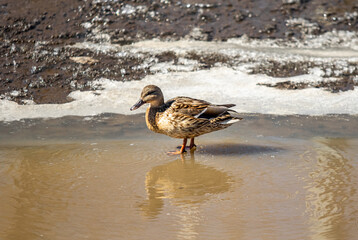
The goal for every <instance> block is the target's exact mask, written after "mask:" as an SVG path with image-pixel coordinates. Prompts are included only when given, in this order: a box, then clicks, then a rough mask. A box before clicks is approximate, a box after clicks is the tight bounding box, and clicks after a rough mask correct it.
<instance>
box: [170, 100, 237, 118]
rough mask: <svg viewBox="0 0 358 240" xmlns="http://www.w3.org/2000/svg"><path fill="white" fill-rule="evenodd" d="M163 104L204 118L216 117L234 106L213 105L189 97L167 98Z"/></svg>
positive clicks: (174, 109)
mask: <svg viewBox="0 0 358 240" xmlns="http://www.w3.org/2000/svg"><path fill="white" fill-rule="evenodd" d="M165 105H166V106H167V108H168V110H169V111H173V112H176V113H180V114H185V115H189V116H192V117H195V118H205V119H212V118H216V117H218V116H220V115H221V114H223V113H225V112H227V111H228V110H229V108H231V107H233V106H235V104H223V105H214V104H211V103H209V102H207V101H204V100H200V99H195V98H189V97H176V98H173V99H170V100H168V101H167V102H166V103H165Z"/></svg>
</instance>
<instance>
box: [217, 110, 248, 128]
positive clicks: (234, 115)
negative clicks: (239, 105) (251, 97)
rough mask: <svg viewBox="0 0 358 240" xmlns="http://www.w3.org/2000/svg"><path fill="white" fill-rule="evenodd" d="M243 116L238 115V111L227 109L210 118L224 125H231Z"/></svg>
mask: <svg viewBox="0 0 358 240" xmlns="http://www.w3.org/2000/svg"><path fill="white" fill-rule="evenodd" d="M242 119H243V118H242V117H240V116H239V113H238V112H236V111H234V110H231V109H228V110H227V111H226V112H224V113H222V114H221V115H220V116H218V117H216V118H214V119H212V120H211V121H212V122H213V123H220V124H224V125H231V124H234V123H237V122H239V121H241V120H242Z"/></svg>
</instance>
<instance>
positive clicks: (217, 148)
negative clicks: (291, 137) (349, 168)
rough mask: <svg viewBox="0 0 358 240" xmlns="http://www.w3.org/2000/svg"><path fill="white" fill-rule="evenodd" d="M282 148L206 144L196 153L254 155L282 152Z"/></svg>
mask: <svg viewBox="0 0 358 240" xmlns="http://www.w3.org/2000/svg"><path fill="white" fill-rule="evenodd" d="M283 150H284V148H281V147H274V146H261V145H250V144H236V143H219V144H208V145H204V146H202V147H200V148H199V149H198V151H197V152H198V153H203V154H210V155H255V154H263V153H272V152H280V151H283Z"/></svg>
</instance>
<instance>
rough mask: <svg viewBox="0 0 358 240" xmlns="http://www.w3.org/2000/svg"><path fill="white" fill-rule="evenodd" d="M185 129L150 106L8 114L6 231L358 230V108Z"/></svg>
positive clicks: (185, 235) (175, 234)
mask: <svg viewBox="0 0 358 240" xmlns="http://www.w3.org/2000/svg"><path fill="white" fill-rule="evenodd" d="M244 118H245V120H244V121H242V122H240V124H236V125H234V126H232V127H231V128H229V129H226V130H223V131H220V132H216V133H211V134H207V135H204V136H202V137H199V138H198V139H197V144H198V149H197V151H195V152H194V153H193V154H190V153H187V154H184V155H183V156H182V157H180V156H168V155H167V154H166V152H167V151H170V150H173V148H175V147H176V146H177V145H178V144H180V142H181V141H180V140H177V139H171V138H169V137H166V136H162V135H158V134H154V133H151V132H150V131H149V130H147V129H146V127H145V124H144V117H143V115H133V116H122V115H112V114H105V115H101V116H97V117H86V118H83V117H64V118H59V119H37V120H24V121H17V122H11V123H1V124H0V133H1V135H0V196H1V197H0V212H1V217H0V239H285V240H287V239H356V236H357V235H358V218H357V217H358V194H357V186H358V174H357V168H358V130H357V125H358V117H354V116H342V115H340V116H325V117H308V116H272V115H245V116H244Z"/></svg>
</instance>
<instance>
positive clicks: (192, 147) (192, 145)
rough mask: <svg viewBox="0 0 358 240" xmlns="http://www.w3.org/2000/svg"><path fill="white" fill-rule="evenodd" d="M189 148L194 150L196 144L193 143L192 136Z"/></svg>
mask: <svg viewBox="0 0 358 240" xmlns="http://www.w3.org/2000/svg"><path fill="white" fill-rule="evenodd" d="M189 148H190V150H195V148H196V145H195V143H194V138H191V139H190V145H189Z"/></svg>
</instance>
